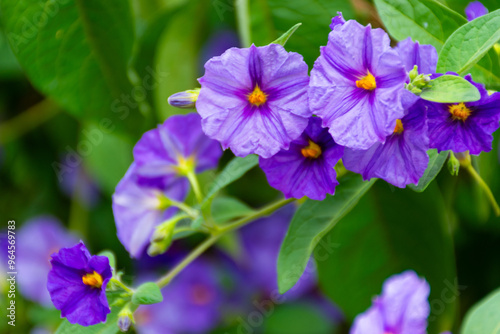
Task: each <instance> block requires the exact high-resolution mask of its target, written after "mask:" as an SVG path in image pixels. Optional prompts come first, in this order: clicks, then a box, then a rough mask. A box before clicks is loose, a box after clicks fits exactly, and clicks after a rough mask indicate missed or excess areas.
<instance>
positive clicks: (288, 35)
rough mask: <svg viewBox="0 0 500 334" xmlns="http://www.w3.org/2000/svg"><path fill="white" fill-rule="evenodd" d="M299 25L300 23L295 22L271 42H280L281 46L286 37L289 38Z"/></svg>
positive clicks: (283, 44)
mask: <svg viewBox="0 0 500 334" xmlns="http://www.w3.org/2000/svg"><path fill="white" fill-rule="evenodd" d="M301 25H302V23H297V24H296V25H294V26H293V27H291V28H290V29H288V31H287V32H285V33H284V34H283V35H281V36H280V37H278V38H277V39H276V40H275V41H274V42H272V43H271V44H280V45H282V46H285V44H286V42H287V41H288V39H289V38H290V36H292V35H293V33H294V32H295V30H297V29H298V28H299V27H300V26H301Z"/></svg>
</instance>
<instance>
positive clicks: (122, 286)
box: [109, 277, 134, 293]
mask: <svg viewBox="0 0 500 334" xmlns="http://www.w3.org/2000/svg"><path fill="white" fill-rule="evenodd" d="M109 281H110V282H112V283H113V284H116V285H118V286H119V287H120V288H122V289H123V290H125V291H126V292H128V293H133V292H134V291H133V290H132V289H130V288H129V287H127V286H126V285H125V284H123V283H122V282H120V281H119V280H117V279H116V278H114V277H113V278H111V279H110V280H109Z"/></svg>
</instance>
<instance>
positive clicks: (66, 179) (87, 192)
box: [59, 157, 99, 208]
mask: <svg viewBox="0 0 500 334" xmlns="http://www.w3.org/2000/svg"><path fill="white" fill-rule="evenodd" d="M62 160H63V161H66V160H68V159H67V158H66V157H65V158H64V159H62ZM60 175H61V182H59V185H60V187H61V191H62V192H63V193H64V194H65V195H66V196H68V197H69V198H73V197H75V196H76V199H77V200H78V201H79V202H80V203H81V204H83V205H84V206H85V207H87V208H91V207H93V206H95V205H96V204H97V202H98V200H99V188H98V187H97V183H96V182H95V181H94V180H93V179H92V178H91V177H90V175H89V174H88V173H87V171H86V170H85V168H84V167H83V164H79V165H78V166H77V167H74V168H73V167H67V168H65V169H64V173H61V174H60Z"/></svg>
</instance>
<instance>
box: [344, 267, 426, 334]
mask: <svg viewBox="0 0 500 334" xmlns="http://www.w3.org/2000/svg"><path fill="white" fill-rule="evenodd" d="M429 292H430V287H429V284H428V283H427V281H426V280H425V279H423V278H420V277H418V275H417V274H416V273H415V272H414V271H411V270H408V271H405V272H403V273H401V274H398V275H394V276H391V277H389V278H388V279H387V280H386V281H385V283H384V287H383V290H382V295H381V296H378V297H375V299H374V301H373V303H372V306H371V307H370V308H369V309H368V310H366V312H364V313H362V314H360V315H358V316H357V317H356V319H355V320H354V324H353V326H352V328H351V331H350V333H351V334H387V333H391V334H409V333H411V334H427V330H426V329H427V317H428V316H429V313H430V306H429V302H428V300H427V298H428V297H429Z"/></svg>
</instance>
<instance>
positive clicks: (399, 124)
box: [394, 119, 405, 134]
mask: <svg viewBox="0 0 500 334" xmlns="http://www.w3.org/2000/svg"><path fill="white" fill-rule="evenodd" d="M404 129H405V128H404V127H403V122H401V120H400V119H397V120H396V127H395V128H394V133H397V134H400V133H401V132H403V131H404Z"/></svg>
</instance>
